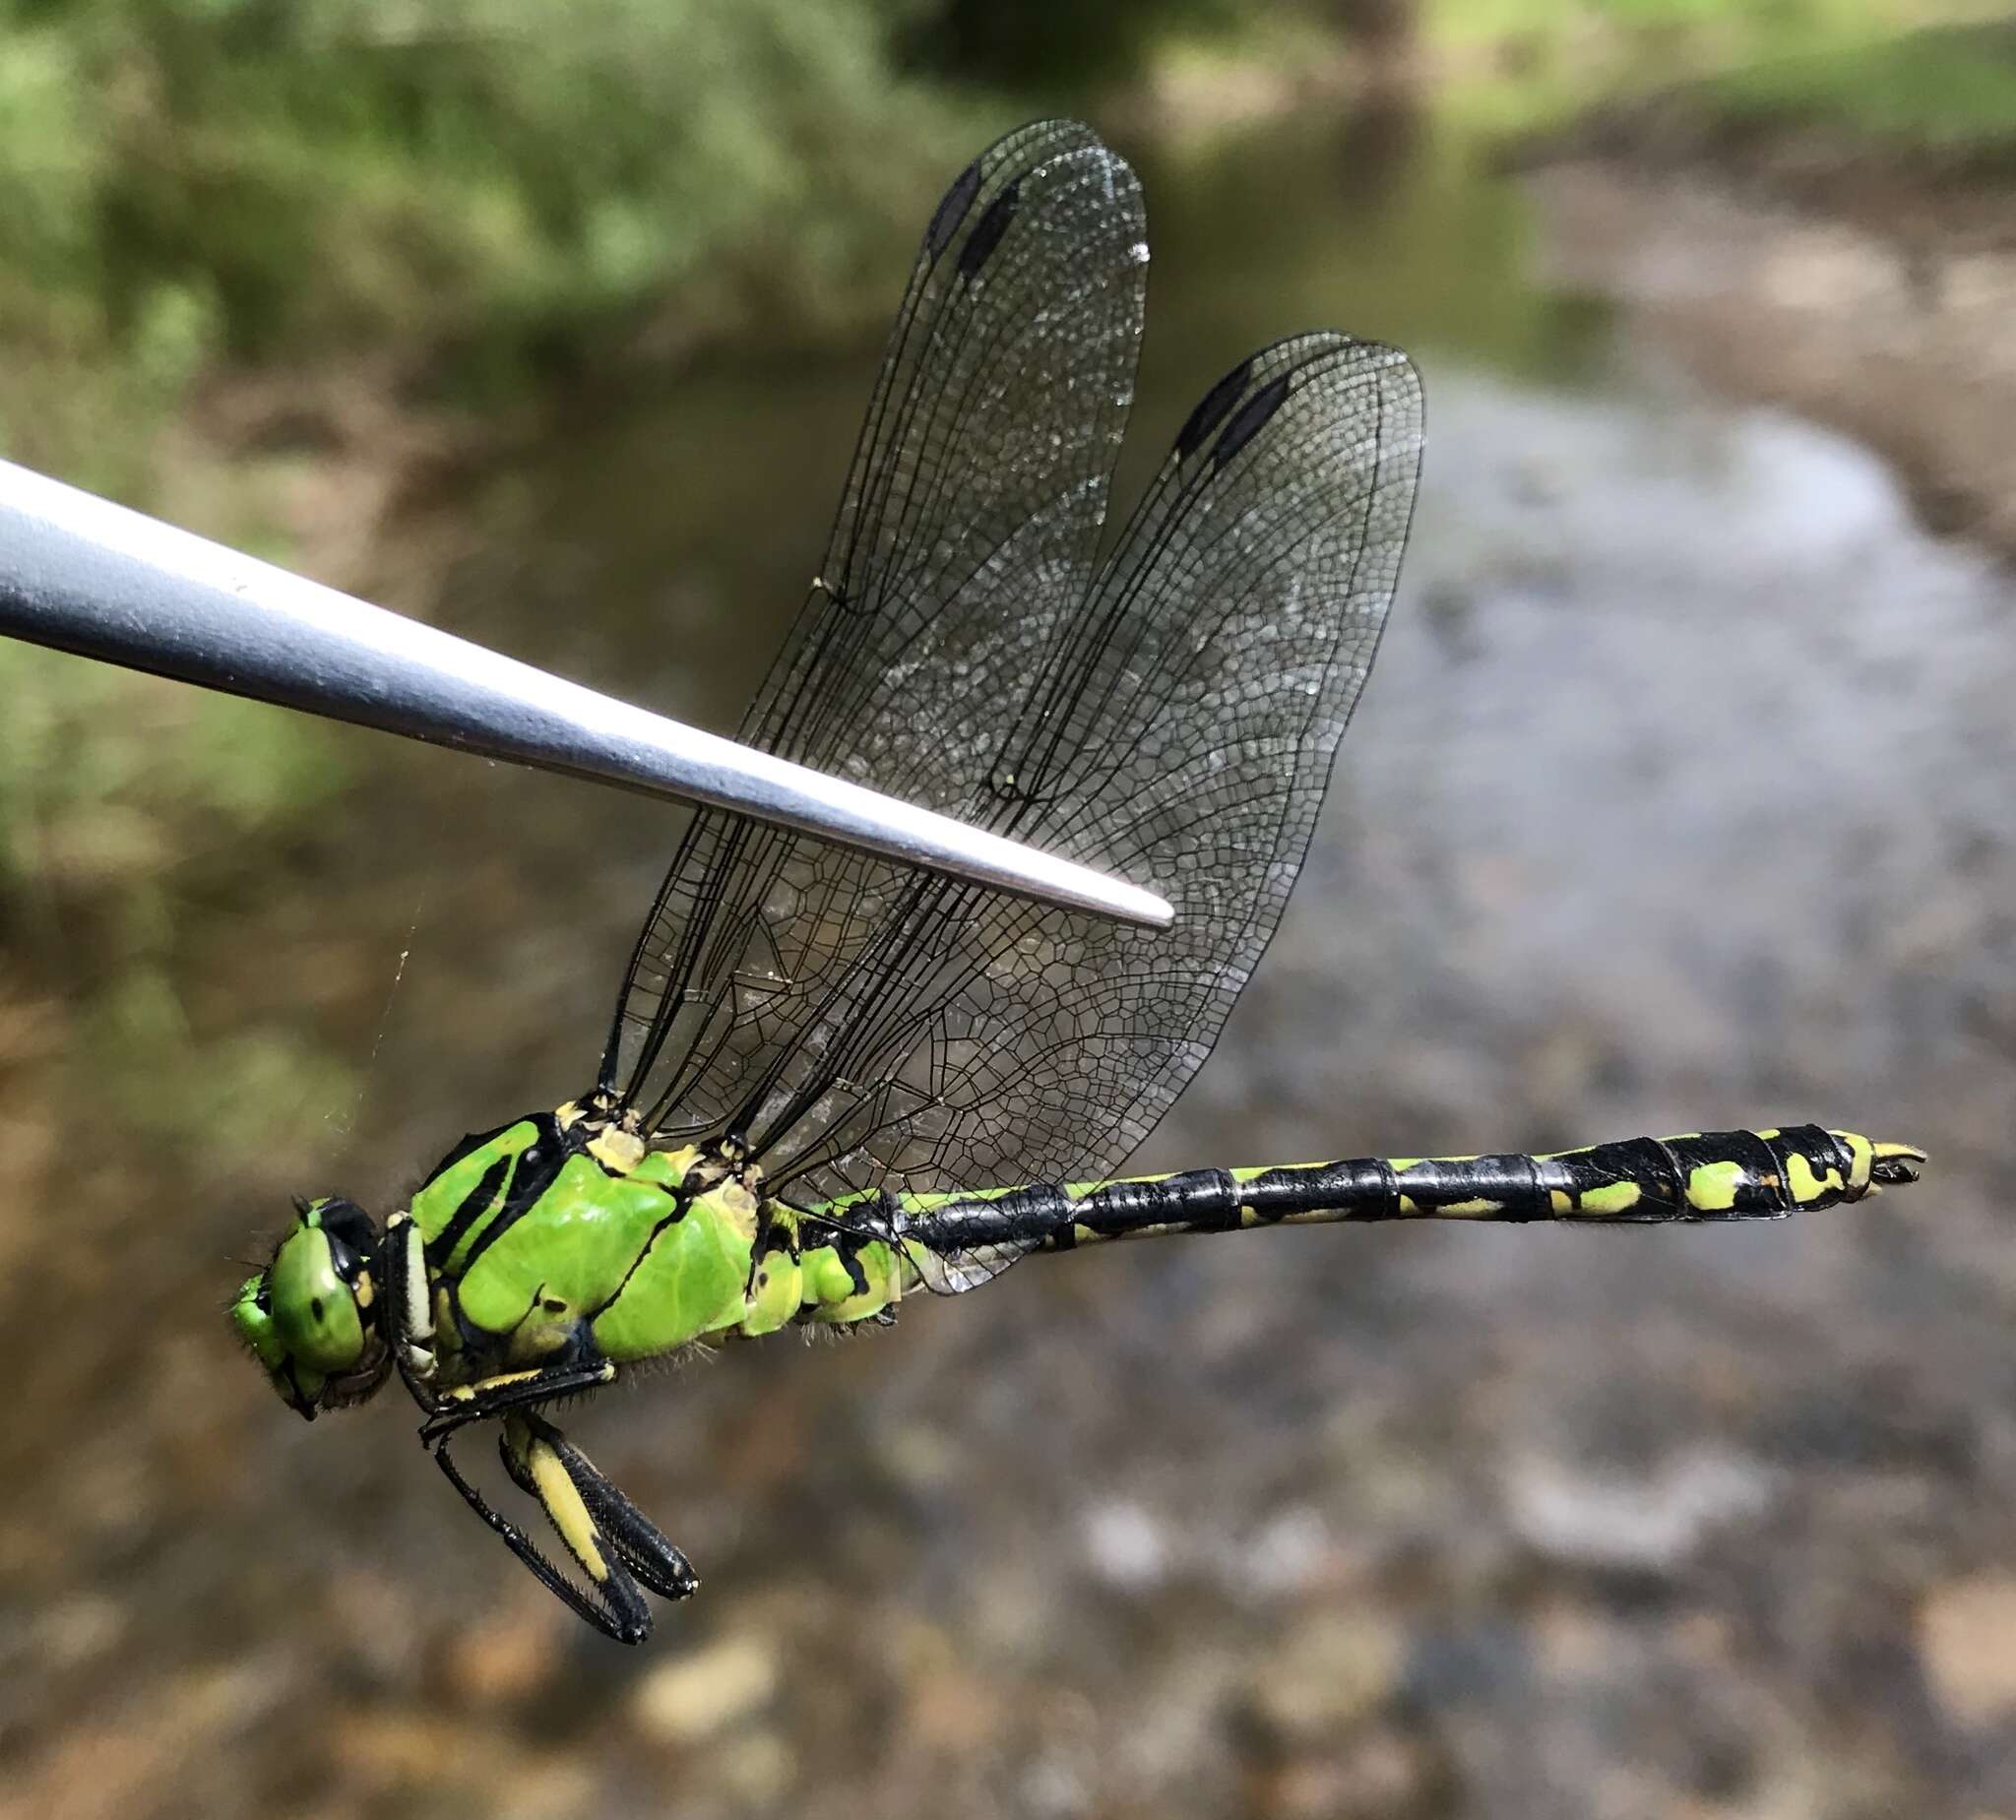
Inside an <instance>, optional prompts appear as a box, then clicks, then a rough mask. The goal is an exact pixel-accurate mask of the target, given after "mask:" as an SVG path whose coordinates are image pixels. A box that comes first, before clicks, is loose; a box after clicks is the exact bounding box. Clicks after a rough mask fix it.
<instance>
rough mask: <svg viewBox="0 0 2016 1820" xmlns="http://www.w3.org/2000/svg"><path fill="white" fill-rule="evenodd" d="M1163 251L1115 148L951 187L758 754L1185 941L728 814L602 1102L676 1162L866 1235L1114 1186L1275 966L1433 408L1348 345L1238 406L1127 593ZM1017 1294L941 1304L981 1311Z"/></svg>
mask: <svg viewBox="0 0 2016 1820" xmlns="http://www.w3.org/2000/svg"><path fill="white" fill-rule="evenodd" d="M1140 234H1141V227H1140V211H1139V200H1138V195H1137V194H1136V191H1135V189H1134V185H1133V179H1132V176H1131V173H1128V172H1127V170H1126V166H1125V165H1124V164H1122V163H1121V162H1120V161H1119V160H1118V159H1117V158H1116V157H1114V156H1113V155H1112V154H1111V153H1110V152H1107V151H1106V150H1105V149H1104V148H1103V147H1102V146H1100V145H1099V144H1098V142H1097V141H1096V140H1094V139H1093V138H1092V137H1091V135H1090V134H1089V133H1088V132H1087V131H1086V130H1085V129H1084V128H1076V127H1068V126H1056V125H1049V126H1043V127H1038V128H1031V129H1026V130H1025V132H1024V133H1022V134H1019V135H1015V136H1013V137H1011V138H1010V139H1009V140H1007V141H1004V142H1002V144H1001V145H1000V146H998V147H996V148H995V149H994V150H993V151H992V152H990V153H988V154H987V155H986V156H985V157H982V158H981V159H980V160H979V162H978V163H977V165H976V166H975V167H974V168H973V169H972V170H970V171H968V172H967V173H966V174H965V175H963V176H962V177H961V178H960V180H959V182H958V183H957V184H955V185H954V187H953V190H952V191H951V193H950V194H949V196H948V197H947V200H946V202H945V204H944V205H943V206H942V207H941V209H940V211H939V214H938V216H937V217H936V218H935V219H934V220H933V222H932V226H931V229H930V230H929V232H928V233H927V234H926V237H925V242H924V247H923V250H922V252H921V254H920V256H919V262H918V267H917V271H916V273H915V274H914V276H913V280H912V283H911V288H910V291H909V293H908V294H907V297H906V301H905V306H904V310H903V312H902V314H901V315H900V316H899V319H898V324H897V328H896V331H895V334H894V336H893V338H892V342H891V347H890V351H889V355H888V357H887V359H886V360H885V363H884V367H883V372H882V377H881V380H880V381H879V382H878V386H877V389H876V393H875V398H874V402H873V404H872V405H871V408H870V412H869V418H868V423H867V426H866V428H865V429H864V431H863V433H862V439H861V443H860V446H859V449H858V450H857V452H856V458H855V463H854V468H853V472H852V476H851V479H850V482H849V486H848V491H847V495H846V499H845V502H844V504H843V507H842V511H841V516H840V521H839V525H838V527H837V529H836V532H835V536H834V544H833V548H832V550H831V551H829V555H828V559H827V564H826V569H825V580H824V585H823V586H821V587H819V588H816V589H815V590H814V592H813V595H812V597H811V599H810V600H809V601H808V603H807V606H806V609H805V612H804V614H803V616H802V617H801V619H800V622H799V625H798V627H797V629H796V630H795V632H794V633H793V635H792V638H791V641H790V642H789V643H788V645H787V647H786V650H785V652H784V654H783V656H782V657H781V658H780V659H779V660H778V663H777V665H776V667H775V668H774V669H773V671H772V674H771V677H770V680H769V682H768V683H767V684H766V685H765V688H764V690H763V692H762V694H761V695H760V696H759V697H758V700H757V703H756V706H755V708H754V709H753V710H752V712H751V715H750V718H749V721H748V722H747V723H746V726H745V733H746V734H747V735H748V736H750V737H753V738H754V739H756V740H757V742H758V743H760V744H763V745H766V746H768V747H769V748H770V749H772V750H775V751H779V752H783V753H785V754H787V755H788V756H790V757H793V758H800V759H804V760H806V761H807V762H810V763H813V764H816V765H820V766H822V767H823V768H825V769H828V770H832V771H836V772H838V773H840V774H841V775H843V776H847V777H851V778H854V779H856V780H858V781H859V782H861V783H864V784H871V785H873V786H874V787H876V788H879V789H883V790H887V791H889V792H890V793H892V794H894V795H898V796H903V797H907V798H909V799H911V800H913V801H916V802H920V803H923V804H925V805H926V806H929V807H932V808H936V809H941V810H945V811H947V812H950V813H952V814H956V815H959V816H962V817H964V818H966V819H968V820H970V821H973V822H976V823H978V824H980V825H983V826H986V827H988V828H991V829H994V830H996V831H998V832H1000V833H1003V834H1007V835H1010V836H1012V837H1014V838H1017V839H1020V840H1025V841H1029V842H1031V843H1033V844H1035V845H1038V846H1040V847H1049V848H1051V849H1053V850H1055V851H1058V852H1061V853H1063V854H1065V855H1067V856H1069V857H1071V858H1075V859H1079V860H1082V861H1085V862H1087V863H1089V864H1093V865H1096V866H1101V867H1103V868H1106V869H1109V870H1112V871H1116V872H1118V873H1120V874H1121V875H1123V876H1125V877H1128V878H1130V879H1133V880H1134V881H1136V882H1137V883H1140V884H1143V885H1146V886H1148V887H1150V888H1151V889H1154V890H1157V891H1160V892H1161V893H1162V894H1163V895H1164V896H1166V897H1167V898H1168V899H1169V900H1170V901H1171V903H1172V904H1173V905H1174V906H1175V910H1176V923H1175V927H1174V929H1173V930H1171V931H1168V932H1166V933H1161V934H1151V933H1149V932H1146V931H1141V930H1133V929H1126V928H1121V927H1119V926H1116V925H1114V924H1111V923H1108V922H1105V921H1103V920H1100V919H1098V918H1094V917H1091V916H1087V915H1083V914H1079V913H1074V912H1069V911H1063V910H1050V909H1046V908H1043V907H1040V906H1037V905H1033V904H1030V903H1027V902H1024V901H1022V900H1019V899H1013V898H1008V897H1005V896H1002V895H1000V894H997V893H991V892H987V891H984V890H981V889H979V888H977V887H975V886H971V885H966V884H963V883H960V882H958V881H954V880H948V879H945V878H941V877H937V876H934V875H931V874H927V873H921V872H917V871H915V870H914V869H909V868H905V867H902V866H899V865H895V864H892V863H890V862H888V861H885V860H880V859H875V858H870V857H867V856H864V855H861V854H856V853H851V852H848V851H845V850H843V849H840V848H836V847H829V846H826V845H823V844H821V843H819V842H816V841H813V840H810V839H807V838H805V837H800V836H794V835H786V834H777V833H775V832H773V831H770V830H767V829H763V828H759V827H757V826H755V825H753V824H751V823H749V822H747V821H744V820H742V819H741V818H738V817H734V816H729V815H723V814H718V813H709V814H704V815H702V816H700V817H698V818H696V820H695V822H694V824H693V829H692V832H691V833H690V834H689V835H688V837H687V840H686V842H685V844H684V846H683V847H681V849H680V851H679V853H678V855H677V856H676V857H675V860H674V863H673V866H672V870H671V872H670V874H669V875H668V877H667V879H666V882H665V885H664V888H663V890H662V893H661V895H660V899H659V902H658V904H657V906H656V907H655V910H654V913H653V916H652V918H651V919H650V921H649V922H648V924H647V926H646V929H645V932H644V935H643V937H642V938H641V940H640V943H639V947H638V951H637V958H636V961H635V963H634V964H633V968H632V972H631V976H630V979H629V980H628V981H627V982H626V988H625V994H624V998H623V1001H622V1003H621V1005H620V1007H619V1013H618V1022H617V1030H616V1034H615V1038H614V1040H612V1044H611V1048H610V1051H609V1059H608V1060H607V1061H606V1062H605V1077H604V1078H605V1081H606V1082H607V1083H608V1084H609V1085H610V1086H611V1087H612V1088H613V1089H620V1090H621V1091H622V1092H623V1093H624V1094H625V1096H626V1098H627V1099H628V1101H629V1103H631V1104H633V1105H635V1106H637V1107H638V1108H639V1109H640V1110H641V1111H642V1113H643V1114H644V1115H645V1116H646V1118H647V1119H648V1121H649V1122H650V1124H651V1126H652V1128H653V1129H654V1130H657V1131H660V1132H663V1133H667V1134H670V1133H677V1134H679V1135H682V1136H688V1135H701V1134H711V1135H721V1134H724V1133H728V1134H732V1135H733V1136H735V1137H736V1138H738V1139H740V1140H742V1141H743V1142H745V1143H747V1145H748V1146H749V1148H750V1150H751V1151H752V1153H753V1154H754V1155H755V1156H756V1157H757V1159H758V1160H759V1161H762V1162H763V1164H764V1166H765V1167H766V1169H768V1170H769V1172H770V1175H771V1178H772V1181H773V1183H775V1184H776V1185H777V1186H778V1189H779V1191H780V1192H781V1193H782V1194H783V1195H784V1197H785V1198H786V1199H788V1201H789V1202H791V1204H793V1205H795V1206H797V1207H799V1208H801V1209H805V1210H807V1211H810V1212H813V1213H815V1214H816V1215H818V1216H819V1217H821V1218H824V1219H825V1220H827V1222H828V1224H836V1225H843V1226H846V1227H847V1228H848V1229H851V1230H861V1231H863V1232H864V1233H865V1234H866V1235H869V1236H882V1235H887V1234H885V1233H881V1232H877V1231H876V1230H875V1229H874V1228H875V1227H876V1225H877V1224H880V1225H883V1226H886V1225H887V1224H888V1217H887V1216H886V1214H881V1213H880V1212H879V1211H878V1213H877V1214H876V1216H875V1217H874V1218H869V1216H868V1215H867V1214H866V1213H865V1211H864V1210H865V1209H866V1207H867V1206H868V1203H867V1202H865V1201H864V1200H863V1199H862V1197H863V1196H864V1195H867V1194H868V1193H869V1192H870V1191H876V1192H877V1193H879V1191H881V1190H884V1189H887V1190H891V1191H894V1192H895V1193H896V1194H898V1195H899V1196H901V1195H902V1194H903V1193H905V1192H921V1191H943V1190H948V1189H973V1188H977V1187H980V1186H983V1185H989V1184H1003V1183H1014V1182H1018V1181H1032V1180H1082V1179H1087V1178H1090V1177H1097V1176H1102V1175H1105V1174H1108V1173H1110V1172H1111V1171H1112V1169H1113V1168H1114V1167H1115V1166H1116V1165H1117V1163H1118V1162H1119V1161H1121V1160H1122V1159H1123V1158H1124V1157H1125V1156H1126V1155H1127V1154H1128V1153H1129V1152H1130V1151H1131V1150H1132V1149H1133V1148H1134V1146H1135V1145H1136V1144H1137V1143H1138V1142H1139V1140H1140V1139H1141V1137H1142V1136H1144V1135H1145V1134H1146V1132H1147V1131H1148V1129H1149V1128H1150V1126H1152V1125H1153V1124H1154V1122H1155V1121H1156V1119H1157V1118H1158V1117H1160V1115H1161V1114H1162V1112H1163V1111H1164V1110H1165V1109H1166V1107H1167V1105H1168V1104H1169V1103H1170V1101H1171V1100H1173V1099H1174V1098H1175V1097H1176V1095H1177V1094H1178V1093H1179V1092H1180V1091H1181V1090H1182V1088H1183V1086H1184V1085H1185V1084H1186V1083H1187V1082H1188V1080H1189V1079H1190V1077H1191V1076H1192V1075H1193V1074H1194V1073H1195V1072H1196V1070H1197V1068H1198V1067H1199V1066H1200V1065H1201V1064H1202V1062H1203V1060H1204V1058H1205V1057H1206V1055H1207V1054H1208V1053H1209V1052H1210V1049H1211V1046H1212V1044H1213V1042H1214V1041H1215V1040H1216V1037H1217V1036H1218V1033H1219V1030H1220V1029H1221V1027H1222V1026H1223V1024H1224V1021H1225V1018H1226V1016H1227V1014H1228V1013H1229V1010H1230V1008H1231V1005H1232V1002H1233V1000H1234V999H1235V998H1236V997H1237V995H1238V992H1239V990H1240V988H1241V987H1242V986H1243V985H1244V983H1245V980H1246V978H1247V977H1248V976H1249V974H1250V973H1251V972H1252V969H1253V967H1254V966H1255V964H1256V963H1257V962H1258V960H1259V958H1260V955H1261V953H1262V951H1263V950H1264V949H1265V947H1266V945H1267V942H1268V940H1269V939H1270V937H1271V936H1272V934H1273V931H1274V928H1275V925H1276V923H1277V921H1278V920H1279V917H1280V914H1281V910H1282V909H1283V907H1284V905H1285V904H1286V902H1287V898H1288V894H1289V890H1290V888H1291V887H1292V883H1293V880H1294V875H1295V872H1296V870H1297V869H1298V867H1299V866H1300V863H1301V860H1302V856H1303V853H1304V851H1305V850H1306V847H1307V844H1308V840H1309V836H1310V833H1311V831H1312V829H1313V827H1314V823H1315V819H1316V815H1317V812H1318V810H1319V808H1320V805H1321V801H1322V796H1323V791H1324V786H1325V784H1326V782H1327V779H1328V776H1329V771H1330V765H1331V761H1332V757H1333V755H1334V753H1335V750H1336V746H1337V741H1338V739H1339V737H1340V736H1341V735H1342V733H1343V730H1344V726H1345V723H1346V722H1347V721H1348V719H1349V717H1350V714H1351V711H1352V709H1353V707H1354V705H1355V702H1356V699H1357V696H1358V692H1359V690H1360V689H1361V688H1362V686H1363V683H1364V680H1365V677H1366V674H1367V672H1368V670H1369V667H1370V663H1371V659H1372V654H1373V651H1374V649H1375V647H1376V644H1377V641H1378V637H1379V633H1380V630H1381V627H1382V625H1383V623H1384V619H1385V614H1386V610H1387V607H1388V605H1389V603H1390V601H1391V598H1392V593H1393V588H1394V584H1395V579H1396V576H1397V573H1398V568H1399V563H1400V557H1401V552H1402V549H1403V547H1404V545H1405V541H1406V535H1407V528H1408V522H1409V517H1410V514H1411V511H1412V506H1413V498H1414V488H1415V479H1416V474H1417V471H1418V460H1419V449H1420V392H1419V386H1418V380H1417V378H1416V376H1415V373H1414V369H1413V368H1412V366H1411V365H1410V364H1409V363H1408V361H1407V359H1406V357H1405V356H1404V355H1402V354H1400V353H1398V352H1397V351H1395V350H1394V349H1392V348H1388V347H1383V346H1379V345H1374V344H1369V343H1361V342H1355V341H1352V340H1350V339H1348V338H1346V337H1343V336H1337V335H1316V336H1305V337H1301V338H1298V339H1296V340H1293V341H1290V342H1285V343H1282V344H1280V345H1277V346H1275V347H1273V348H1270V349H1267V350H1266V351H1264V352H1262V353H1260V354H1257V355H1255V356H1254V357H1253V358H1251V359H1250V360H1247V361H1245V362H1242V363H1241V364H1240V366H1238V367H1237V368H1235V369H1234V370H1233V371H1232V372H1231V373H1229V374H1228V375H1227V376H1226V377H1225V379H1223V380H1222V381H1221V382H1220V383H1219V384H1218V385H1217V386H1215V387H1213V388H1212V390H1211V392H1210V393H1209V394H1207V396H1206V398H1205V400H1204V402H1203V403H1202V404H1201V405H1200V406H1199V407H1198V408H1197V410H1196V411H1195V412H1193V413H1192V415H1191V417H1190V419H1189V421H1188V422H1187V423H1186V424H1185V426H1184V428H1183V430H1182V432H1181V433H1180V434H1179V436H1178V438H1177V440H1176V445H1175V447H1174V449H1173V450H1172V451H1171V452H1170V454H1169V456H1168V458H1167V460H1166V462H1165V464H1164V466H1163V468H1162V470H1161V471H1160V473H1159V475H1158V477H1157V479H1156V481H1155V482H1154V484H1153V486H1152V487H1151V489H1150V491H1149V494H1148V496H1147V498H1146V499H1145V501H1144V503H1143V504H1142V506H1141V508H1140V510H1139V511H1138V512H1137V514H1136V515H1135V517H1134V519H1133V521H1132V523H1131V524H1130V525H1129V526H1128V528H1127V530H1126V531H1125V533H1123V535H1122V536H1121V538H1120V539H1119V542H1118V544H1117V546H1116V548H1115V549H1114V551H1113V553H1112V555H1111V556H1110V557H1109V558H1108V560H1107V561H1106V562H1105V563H1104V564H1103V566H1102V567H1100V568H1098V569H1097V570H1095V567H1094V561H1093V556H1094V547H1095V544H1096V541H1097V537H1098V533H1099V529H1100V526H1101V522H1102V520H1103V512H1104V506H1105V495H1106V476H1107V473H1108V471H1109V468H1110V463H1111V459H1112V453H1113V443H1114V441H1115V439H1116V438H1117V436H1118V433H1119V425H1120V419H1121V417H1122V415H1123V414H1124V409H1125V405H1126V402H1127V397H1128V392H1129V390H1130V388H1131V384H1132V371H1133V360H1134V352H1135V347H1136V344H1137V342H1138V336H1139V327H1140V305H1141V278H1142V262H1143V258H1144V256H1145V255H1144V252H1143V248H1142V244H1141V239H1140ZM1032 349H1034V350H1037V352H1038V353H1039V354H1040V357H1034V358H1033V357H1026V356H1027V354H1028V353H1029V350H1032ZM883 1205H884V1206H886V1203H883ZM864 1220H865V1221H866V1222H867V1224H862V1221H864ZM898 1232H899V1234H900V1226H899V1228H898ZM917 1249H918V1248H917V1247H916V1246H915V1245H913V1247H912V1250H913V1255H916V1254H917ZM1019 1255H1022V1250H1021V1249H1013V1250H1008V1251H1003V1250H1002V1249H1001V1248H999V1247H994V1248H990V1249H989V1250H988V1251H987V1253H986V1254H985V1255H980V1254H979V1253H977V1252H973V1253H971V1254H969V1252H966V1251H959V1250H957V1249H956V1248H951V1247H947V1248H944V1249H942V1250H940V1251H938V1252H936V1253H933V1254H932V1255H929V1256H926V1257H921V1258H920V1259H919V1263H920V1268H921V1269H923V1271H924V1274H925V1279H926V1281H927V1283H930V1284H931V1286H932V1287H940V1288H945V1289H957V1288H964V1287H972V1286H973V1285H974V1284H975V1283H977V1282H980V1281H984V1280H985V1279H986V1278H987V1277H988V1276H990V1275H993V1274H995V1273H996V1272H997V1271H998V1270H1000V1269H1001V1268H1004V1267H1005V1265H1006V1264H1007V1263H1009V1262H1012V1261H1013V1259H1014V1257H1016V1256H1019Z"/></svg>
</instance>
